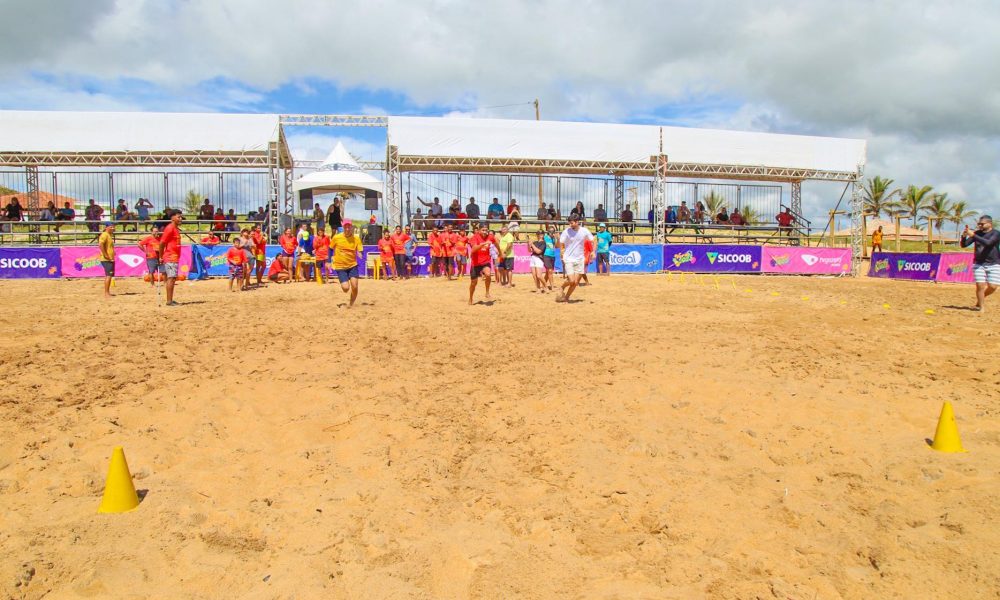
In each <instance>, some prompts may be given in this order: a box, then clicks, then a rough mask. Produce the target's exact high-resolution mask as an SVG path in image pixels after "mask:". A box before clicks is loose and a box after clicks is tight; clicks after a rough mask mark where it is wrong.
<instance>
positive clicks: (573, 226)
mask: <svg viewBox="0 0 1000 600" xmlns="http://www.w3.org/2000/svg"><path fill="white" fill-rule="evenodd" d="M587 242H590V243H591V244H593V243H594V234H592V233H590V231H589V230H588V229H587V228H586V227H581V226H580V217H578V216H574V215H570V217H569V227H568V228H567V229H566V230H565V231H563V232H562V235H560V236H559V246H560V248H562V259H563V271H564V272H565V273H566V281H564V282H563V284H562V289H561V290H560V292H559V295H558V296H557V297H556V302H568V301H569V298H570V296H572V295H573V290H575V289H576V286H578V285H580V276H581V275H583V266H584V265H585V264H587V262H589V261H590V258H591V257H590V256H588V255H587V252H586V251H585V250H584V245H585V244H586V243H587Z"/></svg>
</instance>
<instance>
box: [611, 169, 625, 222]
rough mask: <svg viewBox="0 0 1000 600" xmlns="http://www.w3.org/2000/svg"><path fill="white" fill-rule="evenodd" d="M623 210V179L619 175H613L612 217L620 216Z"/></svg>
mask: <svg viewBox="0 0 1000 600" xmlns="http://www.w3.org/2000/svg"><path fill="white" fill-rule="evenodd" d="M624 208H625V178H624V177H623V176H621V175H618V174H617V173H616V174H615V204H614V209H615V212H614V213H612V214H614V215H620V214H622V210H624Z"/></svg>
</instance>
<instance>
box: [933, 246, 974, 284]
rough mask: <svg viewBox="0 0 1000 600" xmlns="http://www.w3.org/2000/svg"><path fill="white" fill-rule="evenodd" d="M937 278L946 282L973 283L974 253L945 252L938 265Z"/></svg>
mask: <svg viewBox="0 0 1000 600" xmlns="http://www.w3.org/2000/svg"><path fill="white" fill-rule="evenodd" d="M937 280H938V281H943V282H944V283H972V282H973V278H972V253H971V252H945V253H943V254H942V255H941V262H940V264H939V266H938V272H937Z"/></svg>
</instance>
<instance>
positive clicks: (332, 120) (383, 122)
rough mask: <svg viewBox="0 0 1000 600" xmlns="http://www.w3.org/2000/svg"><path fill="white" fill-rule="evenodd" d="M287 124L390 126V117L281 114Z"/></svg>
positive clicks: (305, 125) (282, 122)
mask: <svg viewBox="0 0 1000 600" xmlns="http://www.w3.org/2000/svg"><path fill="white" fill-rule="evenodd" d="M279 119H280V123H281V124H282V125H285V126H303V127H315V126H328V127H388V126H389V117H386V116H378V115H281V117H280V118H279Z"/></svg>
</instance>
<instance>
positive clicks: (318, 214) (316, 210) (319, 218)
mask: <svg viewBox="0 0 1000 600" xmlns="http://www.w3.org/2000/svg"><path fill="white" fill-rule="evenodd" d="M313 223H314V224H315V227H316V231H319V230H320V227H326V215H325V214H323V209H322V208H320V207H319V203H318V202H317V203H316V204H314V205H313Z"/></svg>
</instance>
